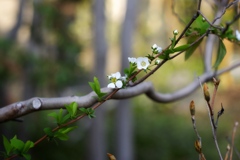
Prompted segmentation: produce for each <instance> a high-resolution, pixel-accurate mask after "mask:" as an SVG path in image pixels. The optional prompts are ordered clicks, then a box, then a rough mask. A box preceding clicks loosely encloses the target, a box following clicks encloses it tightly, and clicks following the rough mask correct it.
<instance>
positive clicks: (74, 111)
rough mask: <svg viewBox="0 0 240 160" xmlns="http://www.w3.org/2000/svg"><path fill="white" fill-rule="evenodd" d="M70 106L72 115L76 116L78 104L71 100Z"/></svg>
mask: <svg viewBox="0 0 240 160" xmlns="http://www.w3.org/2000/svg"><path fill="white" fill-rule="evenodd" d="M71 106H72V116H76V114H77V108H78V105H77V103H76V102H73V103H72V105H71Z"/></svg>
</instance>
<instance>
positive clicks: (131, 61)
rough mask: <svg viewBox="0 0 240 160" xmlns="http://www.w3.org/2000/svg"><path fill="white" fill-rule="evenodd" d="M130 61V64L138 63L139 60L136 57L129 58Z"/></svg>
mask: <svg viewBox="0 0 240 160" xmlns="http://www.w3.org/2000/svg"><path fill="white" fill-rule="evenodd" d="M128 61H129V62H130V63H136V61H137V59H136V58H134V57H128Z"/></svg>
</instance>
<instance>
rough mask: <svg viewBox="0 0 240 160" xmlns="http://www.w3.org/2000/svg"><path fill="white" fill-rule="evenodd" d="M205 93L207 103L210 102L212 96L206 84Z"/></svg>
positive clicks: (204, 86)
mask: <svg viewBox="0 0 240 160" xmlns="http://www.w3.org/2000/svg"><path fill="white" fill-rule="evenodd" d="M203 93H204V98H205V100H206V101H207V102H209V101H210V94H209V91H208V86H207V84H206V83H204V85H203Z"/></svg>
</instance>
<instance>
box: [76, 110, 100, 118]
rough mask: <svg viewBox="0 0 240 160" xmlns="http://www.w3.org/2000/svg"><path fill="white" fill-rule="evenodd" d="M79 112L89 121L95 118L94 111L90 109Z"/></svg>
mask: <svg viewBox="0 0 240 160" xmlns="http://www.w3.org/2000/svg"><path fill="white" fill-rule="evenodd" d="M79 110H80V111H81V112H83V113H85V114H86V115H87V116H88V117H89V118H90V119H91V118H95V117H96V116H95V115H94V113H95V110H94V109H92V108H80V109H79Z"/></svg>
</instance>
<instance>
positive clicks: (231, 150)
mask: <svg viewBox="0 0 240 160" xmlns="http://www.w3.org/2000/svg"><path fill="white" fill-rule="evenodd" d="M237 126H238V122H235V124H234V127H233V132H232V140H231V148H230V160H232V154H233V147H234V138H235V134H236V131H237Z"/></svg>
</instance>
